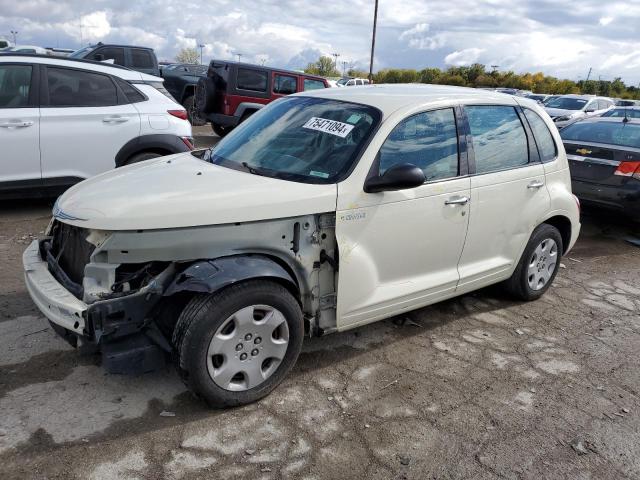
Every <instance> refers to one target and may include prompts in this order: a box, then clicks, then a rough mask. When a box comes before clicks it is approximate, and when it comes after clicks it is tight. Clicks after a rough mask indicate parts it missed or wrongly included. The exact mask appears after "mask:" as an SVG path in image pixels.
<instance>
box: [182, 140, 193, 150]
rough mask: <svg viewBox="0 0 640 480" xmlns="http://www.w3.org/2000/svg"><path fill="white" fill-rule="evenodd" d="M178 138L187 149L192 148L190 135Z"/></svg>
mask: <svg viewBox="0 0 640 480" xmlns="http://www.w3.org/2000/svg"><path fill="white" fill-rule="evenodd" d="M180 139H181V140H182V142H183V143H184V144H185V145H186V146H187V148H188V149H189V150H193V148H194V146H193V138H191V137H180Z"/></svg>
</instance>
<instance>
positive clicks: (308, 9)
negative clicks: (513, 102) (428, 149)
mask: <svg viewBox="0 0 640 480" xmlns="http://www.w3.org/2000/svg"><path fill="white" fill-rule="evenodd" d="M0 12H2V14H1V15H0V36H2V34H5V36H9V37H10V35H8V33H9V31H10V30H18V31H19V32H20V33H19V35H18V40H19V42H20V43H24V44H36V45H43V46H59V47H68V48H79V47H80V46H84V45H86V44H87V43H88V42H96V41H103V42H113V43H116V42H117V43H131V44H139V45H147V46H151V47H153V48H154V49H156V52H157V54H158V57H159V58H161V59H164V60H170V59H172V58H174V57H175V55H176V54H177V53H178V51H179V50H180V49H181V48H185V47H194V46H196V45H198V44H204V45H205V48H204V49H203V56H204V59H205V61H206V60H208V59H210V58H223V59H230V58H234V54H235V53H242V54H243V55H244V56H243V57H242V59H243V60H247V61H250V62H258V63H261V62H262V61H263V60H265V61H266V62H267V64H269V65H273V66H281V67H284V66H289V67H292V68H293V67H295V68H301V67H304V66H305V65H306V64H307V63H309V62H310V61H314V60H316V59H317V56H318V55H320V54H330V53H333V52H338V53H340V57H339V62H342V61H343V60H344V61H348V62H350V63H352V64H354V65H355V66H356V67H359V68H367V69H368V59H369V49H370V46H371V27H372V20H373V2H372V1H371V0H349V1H348V2H345V1H344V0H324V1H322V2H300V1H298V0H279V1H278V2H277V3H274V2H263V1H258V0H209V1H207V2H202V1H201V0H135V1H132V0H92V1H91V2H87V1H86V0H19V1H16V0H0ZM80 23H82V25H83V26H82V34H80ZM639 23H640V0H631V1H629V0H608V1H607V2H603V1H602V0H581V1H580V2H577V3H576V2H575V0H456V1H455V2H452V1H451V0H429V1H428V2H425V1H424V0H385V1H384V2H380V10H379V13H378V34H377V39H376V52H375V65H374V69H379V68H383V67H398V68H418V69H420V68H424V67H425V66H438V67H447V66H449V65H464V64H468V63H473V62H476V61H477V62H480V63H484V64H486V65H500V69H501V70H502V69H513V70H515V71H518V72H524V71H543V72H545V73H547V74H550V75H555V76H559V77H565V78H573V79H575V78H577V77H578V75H582V76H584V75H586V72H587V71H588V69H589V68H590V67H592V68H593V70H594V72H593V73H592V75H598V76H599V75H601V76H602V77H603V78H609V79H611V78H613V77H614V76H620V75H621V76H622V77H623V79H624V80H625V81H627V83H633V84H637V83H638V81H640V68H638V48H637V31H638V28H637V25H638V24H639Z"/></svg>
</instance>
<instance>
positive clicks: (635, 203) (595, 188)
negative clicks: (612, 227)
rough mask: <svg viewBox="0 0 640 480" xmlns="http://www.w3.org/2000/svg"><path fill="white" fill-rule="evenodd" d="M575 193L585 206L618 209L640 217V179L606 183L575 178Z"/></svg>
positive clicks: (572, 183)
mask: <svg viewBox="0 0 640 480" xmlns="http://www.w3.org/2000/svg"><path fill="white" fill-rule="evenodd" d="M571 188H572V190H573V193H574V194H575V195H576V196H577V197H578V198H579V199H580V202H582V203H583V204H584V205H585V206H593V207H598V208H604V209H607V210H611V211H616V212H619V213H621V214H624V215H626V216H629V217H631V218H634V219H640V181H638V180H635V179H629V181H627V182H626V183H625V184H624V185H617V186H612V185H604V184H601V183H591V182H585V181H581V180H576V179H573V180H572V181H571Z"/></svg>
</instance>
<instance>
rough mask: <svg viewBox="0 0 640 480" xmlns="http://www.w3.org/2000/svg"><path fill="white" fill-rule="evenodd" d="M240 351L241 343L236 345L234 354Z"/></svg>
mask: <svg viewBox="0 0 640 480" xmlns="http://www.w3.org/2000/svg"><path fill="white" fill-rule="evenodd" d="M240 350H242V344H241V343H239V344H237V345H236V352H239V351H240Z"/></svg>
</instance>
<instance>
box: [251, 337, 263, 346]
mask: <svg viewBox="0 0 640 480" xmlns="http://www.w3.org/2000/svg"><path fill="white" fill-rule="evenodd" d="M253 343H255V344H256V345H260V344H261V343H262V338H260V337H256V339H255V340H254V341H253Z"/></svg>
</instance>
